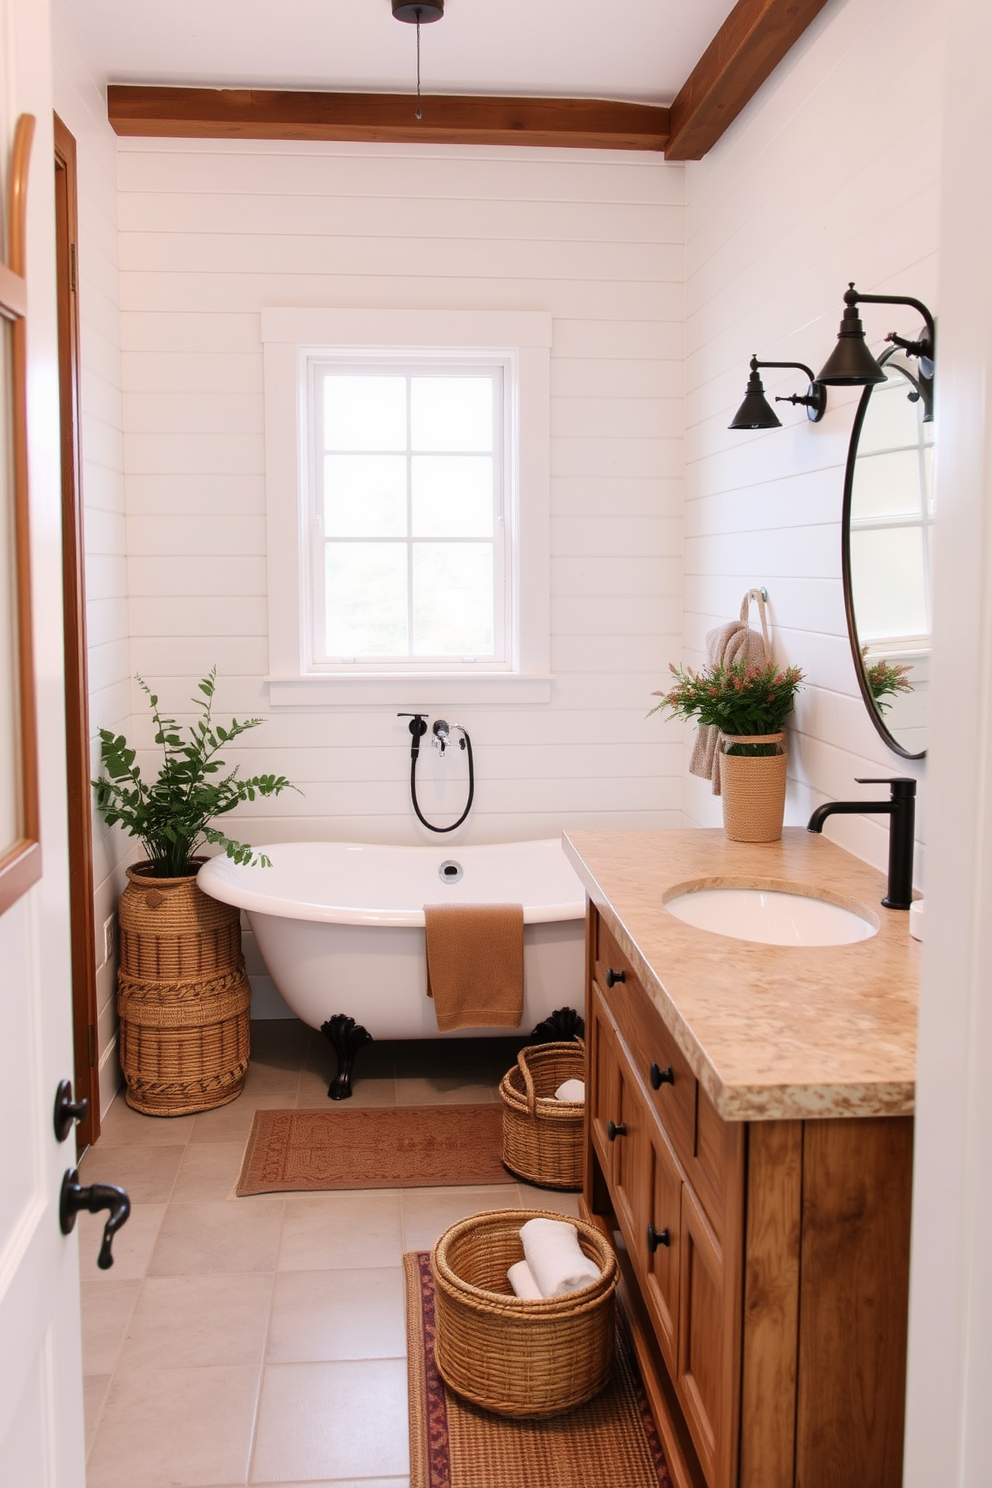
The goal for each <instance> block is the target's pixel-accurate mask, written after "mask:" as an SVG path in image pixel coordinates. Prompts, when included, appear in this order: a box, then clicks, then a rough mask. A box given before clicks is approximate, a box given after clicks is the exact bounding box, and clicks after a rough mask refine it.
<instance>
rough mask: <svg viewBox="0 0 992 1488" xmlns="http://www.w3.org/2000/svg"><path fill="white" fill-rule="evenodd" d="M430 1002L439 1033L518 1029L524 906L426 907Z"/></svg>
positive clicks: (448, 905)
mask: <svg viewBox="0 0 992 1488" xmlns="http://www.w3.org/2000/svg"><path fill="white" fill-rule="evenodd" d="M424 924H425V927H426V940H427V996H428V997H433V999H434V1012H435V1015H436V1017H437V1026H438V1029H439V1030H440V1032H441V1033H450V1032H451V1031H452V1030H453V1029H455V1028H518V1027H519V1026H520V1020H521V1018H522V1017H523V1012H524V911H523V905H521V904H425V905H424Z"/></svg>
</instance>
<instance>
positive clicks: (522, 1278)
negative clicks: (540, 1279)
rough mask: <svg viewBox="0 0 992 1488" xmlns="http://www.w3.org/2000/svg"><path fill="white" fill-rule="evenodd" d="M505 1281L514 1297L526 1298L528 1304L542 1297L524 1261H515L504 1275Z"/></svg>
mask: <svg viewBox="0 0 992 1488" xmlns="http://www.w3.org/2000/svg"><path fill="white" fill-rule="evenodd" d="M506 1279H507V1281H508V1282H509V1283H510V1285H511V1287H512V1288H513V1295H514V1296H515V1297H526V1298H527V1300H528V1301H530V1302H537V1301H539V1300H540V1298H541V1297H542V1296H543V1295H544V1294H543V1293H542V1291H541V1288H540V1287H539V1286H538V1284H537V1282H536V1281H535V1280H534V1273H533V1271H532V1270H531V1269H530V1267H529V1266H528V1264H527V1262H526V1261H517V1262H516V1263H515V1264H514V1265H512V1266H511V1267H510V1269H509V1271H507V1273H506Z"/></svg>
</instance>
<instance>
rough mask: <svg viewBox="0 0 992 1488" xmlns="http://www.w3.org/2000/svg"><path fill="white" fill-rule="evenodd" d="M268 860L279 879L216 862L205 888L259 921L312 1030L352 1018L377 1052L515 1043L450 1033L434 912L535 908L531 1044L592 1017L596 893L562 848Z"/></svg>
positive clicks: (207, 871)
mask: <svg viewBox="0 0 992 1488" xmlns="http://www.w3.org/2000/svg"><path fill="white" fill-rule="evenodd" d="M256 850H257V851H258V852H259V853H265V854H266V856H268V857H269V858H271V860H272V866H271V868H261V867H255V868H241V867H239V866H238V865H237V864H236V863H234V862H232V861H231V859H230V858H226V857H217V858H211V859H210V861H209V862H208V863H205V864H204V866H203V867H202V868H201V869H200V875H199V884H200V887H201V888H202V889H203V890H204V892H205V893H207V894H210V895H212V896H213V897H214V898H215V899H221V900H223V901H224V903H226V904H235V905H237V906H238V907H239V908H241V909H243V910H245V911H246V912H247V915H248V921H249V923H250V925H251V928H252V931H253V933H254V935H255V939H256V941H257V942H258V947H259V950H260V951H261V953H262V956H263V957H264V959H265V964H266V966H267V967H268V969H269V973H270V975H271V976H272V980H273V981H274V982H275V984H276V987H277V989H278V990H279V992H280V994H281V995H282V997H283V999H284V1000H285V1002H286V1003H287V1004H288V1005H289V1007H290V1008H291V1009H292V1010H293V1012H294V1013H296V1015H297V1017H299V1018H302V1019H303V1021H304V1022H305V1023H309V1024H310V1025H311V1027H313V1028H322V1027H323V1026H324V1024H325V1023H326V1022H327V1021H328V1020H329V1019H332V1018H333V1017H334V1016H335V1015H347V1017H348V1018H349V1019H351V1018H353V1019H354V1020H355V1021H356V1023H358V1024H361V1025H363V1026H364V1028H365V1029H367V1030H368V1033H369V1034H371V1036H372V1037H373V1038H377V1039H423V1038H445V1037H446V1038H452V1037H462V1038H464V1037H478V1036H483V1037H484V1036H486V1035H492V1034H503V1035H506V1034H507V1032H508V1030H507V1029H506V1028H488V1029H487V1028H480V1029H474V1030H469V1029H460V1030H459V1031H458V1033H457V1034H440V1033H439V1032H438V1027H437V1021H436V1019H435V1017H434V1004H433V1002H431V1000H430V999H429V998H428V996H427V976H426V960H425V953H424V905H425V904H446V903H462V904H501V903H502V904H522V905H523V907H524V1010H523V1018H522V1020H521V1024H520V1027H521V1030H522V1031H524V1032H530V1030H531V1029H532V1028H533V1027H534V1025H535V1024H537V1023H540V1022H542V1021H543V1020H544V1019H545V1018H547V1017H549V1015H550V1014H551V1013H552V1012H554V1011H555V1010H556V1009H558V1008H561V1007H563V1006H565V1007H571V1008H576V1009H581V1007H582V1005H583V1000H584V992H583V932H584V916H585V893H584V890H583V888H582V885H581V883H580V882H579V879H578V878H577V876H576V874H575V873H574V871H573V869H572V867H571V865H570V863H569V862H568V859H567V858H566V857H565V854H564V852H563V851H562V847H561V843H560V842H559V841H558V840H557V839H555V838H550V839H547V840H544V841H538V842H515V843H498V844H495V845H493V846H488V847H455V846H453V845H451V844H448V845H444V846H437V847H434V846H427V847H387V846H370V845H367V844H364V843H354V842H277V843H273V844H272V845H270V846H266V847H259V848H258V849H256ZM328 1036H329V1037H331V1035H330V1034H328ZM332 1041H333V1039H332Z"/></svg>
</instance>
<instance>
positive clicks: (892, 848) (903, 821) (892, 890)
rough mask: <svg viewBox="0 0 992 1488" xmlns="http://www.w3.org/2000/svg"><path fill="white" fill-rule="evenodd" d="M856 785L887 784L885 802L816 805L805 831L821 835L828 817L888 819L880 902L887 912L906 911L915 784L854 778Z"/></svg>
mask: <svg viewBox="0 0 992 1488" xmlns="http://www.w3.org/2000/svg"><path fill="white" fill-rule="evenodd" d="M856 778H857V781H858V784H859V785H887V786H889V787H890V796H889V799H888V800H887V801H827V802H826V804H825V805H823V806H817V808H816V810H815V811H814V812H813V815H812V816H811V817H810V819H809V822H808V823H807V826H806V830H807V831H808V832H822V831H823V823H824V822H825V821H826V819H827V817H828V816H835V815H837V814H842V815H846V816H852V815H855V814H857V815H861V814H862V813H867V814H868V815H870V816H874V815H885V816H890V817H891V818H892V820H891V822H890V824H889V889H888V893H887V894H886V896H885V898H884V899H883V900H882V903H883V904H884V905H885V906H886V908H887V909H908V908H909V906H910V905H911V904H912V902H913V839H914V835H915V834H914V828H915V825H916V781H915V780H908V779H906V778H905V777H903V776H900V777H898V778H897V779H895V780H892V779H890V778H888V777H886V778H884V779H879V778H878V777H877V776H870V777H868V778H867V779H866V778H864V777H863V776H858V777H856Z"/></svg>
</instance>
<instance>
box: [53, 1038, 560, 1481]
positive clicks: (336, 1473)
mask: <svg viewBox="0 0 992 1488" xmlns="http://www.w3.org/2000/svg"><path fill="white" fill-rule="evenodd" d="M252 1038H253V1043H252V1061H251V1066H250V1069H249V1072H248V1078H247V1080H246V1084H245V1091H244V1094H243V1095H241V1096H240V1097H239V1099H238V1100H236V1101H234V1102H232V1104H231V1105H229V1106H224V1107H222V1108H220V1109H219V1110H216V1111H207V1112H203V1113H201V1114H200V1115H197V1116H182V1117H175V1118H172V1119H163V1118H156V1117H147V1116H141V1115H139V1114H138V1113H137V1112H135V1111H132V1110H131V1109H130V1108H129V1107H128V1106H127V1105H125V1103H124V1099H123V1097H122V1096H121V1097H118V1099H117V1100H116V1101H115V1102H114V1104H113V1106H112V1108H111V1110H110V1111H109V1113H108V1115H107V1117H106V1119H105V1121H104V1126H103V1132H102V1134H101V1137H100V1140H99V1141H98V1142H97V1143H96V1144H95V1146H94V1147H92V1148H91V1149H90V1150H89V1151H88V1152H87V1153H86V1155H85V1156H84V1158H83V1161H82V1163H81V1165H80V1171H81V1173H82V1181H83V1182H86V1183H92V1182H94V1181H103V1182H108V1183H119V1184H122V1185H123V1186H124V1187H125V1188H126V1189H127V1190H128V1192H129V1194H130V1196H131V1201H132V1213H131V1218H130V1219H129V1220H128V1222H127V1224H126V1225H125V1226H124V1228H123V1229H122V1230H121V1232H120V1234H119V1235H118V1236H117V1238H116V1240H115V1244H114V1252H115V1264H114V1266H113V1268H112V1269H111V1270H110V1271H107V1272H103V1271H98V1270H97V1267H96V1253H97V1249H98V1246H99V1238H100V1232H101V1224H102V1221H101V1217H100V1216H99V1215H81V1216H80V1220H79V1233H80V1252H81V1266H82V1272H81V1275H82V1299H83V1363H84V1374H85V1399H86V1425H87V1453H88V1456H87V1485H88V1488H244V1485H248V1484H250V1485H252V1488H256V1485H263V1484H266V1485H275V1484H278V1485H279V1488H302V1485H303V1484H307V1485H308V1488H329V1485H331V1484H333V1485H335V1488H359V1485H361V1488H387V1485H388V1488H406V1485H408V1483H409V1476H408V1473H409V1458H408V1445H407V1394H406V1340H405V1332H404V1310H403V1273H402V1265H401V1257H402V1255H403V1252H404V1250H423V1249H427V1248H429V1247H430V1246H431V1245H433V1243H434V1241H435V1240H436V1239H437V1237H438V1235H440V1234H441V1233H442V1231H443V1230H444V1229H446V1228H447V1226H448V1225H450V1224H453V1223H454V1221H455V1220H457V1219H461V1218H462V1217H463V1216H465V1215H467V1214H473V1213H476V1212H477V1211H479V1210H482V1209H494V1208H507V1207H511V1206H517V1205H519V1206H521V1207H524V1208H526V1207H532V1208H554V1209H558V1210H561V1211H562V1212H563V1213H567V1214H576V1213H577V1212H578V1203H577V1197H576V1196H575V1195H573V1194H554V1193H548V1192H547V1191H546V1190H538V1189H533V1188H530V1187H528V1186H527V1185H526V1184H509V1183H508V1184H503V1185H499V1186H494V1187H485V1188H478V1187H476V1188H410V1189H374V1190H351V1191H348V1192H341V1193H333V1194H278V1195H268V1196H259V1197H257V1198H247V1199H236V1198H234V1197H232V1194H233V1187H234V1182H235V1179H236V1177H237V1174H238V1170H239V1168H240V1165H241V1157H242V1152H243V1149H244V1144H245V1140H246V1138H247V1135H248V1129H249V1127H250V1125H251V1119H252V1115H253V1113H254V1111H255V1110H256V1109H257V1108H258V1107H260V1106H268V1107H282V1108H286V1107H308V1106H324V1105H326V1103H327V1082H328V1079H329V1078H330V1074H331V1073H332V1069H333V1056H332V1054H331V1051H330V1048H329V1046H328V1045H327V1044H326V1042H325V1041H324V1040H323V1039H322V1038H321V1037H320V1035H319V1034H315V1033H313V1032H312V1031H311V1030H310V1029H307V1028H305V1027H304V1025H303V1024H301V1023H296V1022H262V1023H256V1024H254V1025H253V1029H252ZM513 1058H514V1046H512V1045H511V1044H509V1043H508V1041H506V1040H502V1039H500V1040H498V1041H497V1040H492V1041H490V1040H473V1041H468V1040H459V1041H457V1042H442V1041H438V1042H435V1043H410V1044H377V1045H372V1046H370V1047H368V1048H366V1049H364V1050H363V1051H362V1052H361V1054H360V1055H359V1058H358V1063H357V1075H356V1082H355V1094H354V1097H353V1105H355V1106H358V1105H376V1106H383V1105H430V1104H436V1103H438V1102H440V1101H461V1102H480V1101H488V1100H494V1101H495V1100H498V1099H499V1097H498V1093H497V1087H498V1084H499V1079H500V1077H501V1076H502V1074H503V1073H504V1071H505V1070H506V1068H507V1067H508V1066H509V1064H510V1063H512V1061H513Z"/></svg>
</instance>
